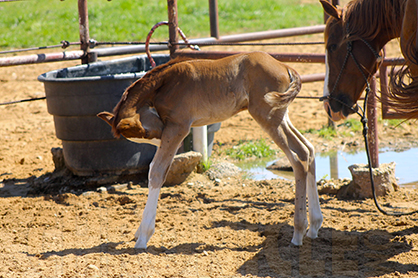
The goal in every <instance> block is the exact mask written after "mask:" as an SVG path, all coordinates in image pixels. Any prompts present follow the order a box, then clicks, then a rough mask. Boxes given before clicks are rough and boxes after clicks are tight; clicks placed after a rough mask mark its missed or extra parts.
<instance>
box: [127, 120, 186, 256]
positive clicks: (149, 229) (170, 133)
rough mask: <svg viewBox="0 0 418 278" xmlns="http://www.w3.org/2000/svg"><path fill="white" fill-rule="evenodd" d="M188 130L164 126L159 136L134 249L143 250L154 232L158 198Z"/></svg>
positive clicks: (181, 127) (175, 126) (174, 126)
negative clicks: (159, 141)
mask: <svg viewBox="0 0 418 278" xmlns="http://www.w3.org/2000/svg"><path fill="white" fill-rule="evenodd" d="M189 130H190V127H189V126H186V127H184V126H177V125H170V126H166V127H165V129H164V131H163V134H162V136H161V146H160V147H159V148H158V149H157V152H156V153H155V156H154V159H153V160H152V162H151V164H150V169H149V173H148V190H149V191H148V199H147V203H146V205H145V209H144V212H143V214H142V221H141V225H140V226H139V228H138V230H137V231H136V233H135V237H136V238H137V241H136V243H135V248H140V249H145V248H147V243H148V241H149V239H150V238H151V236H152V235H153V234H154V231H155V217H156V215H157V205H158V198H159V196H160V189H161V186H162V185H163V184H164V182H165V179H166V177H167V173H168V170H169V168H170V165H171V163H172V161H173V158H174V155H175V154H176V152H177V149H178V147H179V145H180V143H181V142H182V141H183V139H184V138H185V137H186V136H187V134H188V132H189Z"/></svg>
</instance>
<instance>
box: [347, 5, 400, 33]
mask: <svg viewBox="0 0 418 278" xmlns="http://www.w3.org/2000/svg"><path fill="white" fill-rule="evenodd" d="M405 2H406V0H353V1H351V2H349V3H348V4H347V7H346V10H345V11H344V12H343V29H344V30H343V32H344V35H345V36H344V37H345V38H346V39H350V40H355V39H359V38H362V39H364V40H367V41H371V40H374V39H375V38H376V36H377V35H379V34H380V33H381V32H392V33H393V34H391V35H395V34H397V33H398V32H399V31H400V30H401V26H402V18H403V11H404V6H405ZM347 24H348V26H347ZM347 33H348V34H347ZM347 35H349V36H350V37H349V38H348V36H347ZM398 36H399V35H398ZM394 37H397V36H394Z"/></svg>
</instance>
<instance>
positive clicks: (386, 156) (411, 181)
mask: <svg viewBox="0 0 418 278" xmlns="http://www.w3.org/2000/svg"><path fill="white" fill-rule="evenodd" d="M315 160H316V178H317V180H319V179H321V178H326V179H329V178H333V179H338V178H340V179H341V178H349V179H351V178H352V177H351V173H350V170H348V166H350V165H353V164H360V163H363V164H367V157H366V153H365V152H364V151H362V152H358V153H346V152H335V153H332V154H317V155H316V158H315ZM393 161H394V162H395V163H396V168H395V175H396V177H397V178H398V181H399V185H402V186H403V187H409V188H418V171H417V169H418V148H413V149H409V150H407V151H403V152H395V151H388V150H381V152H380V153H379V163H380V164H382V163H389V162H393ZM273 162H274V161H271V158H270V159H264V160H261V161H260V160H259V161H257V162H251V163H248V162H247V163H238V164H237V166H238V167H240V168H241V169H243V170H245V171H247V172H248V173H249V174H250V175H251V177H252V178H253V179H255V180H263V179H274V178H284V179H289V180H293V179H294V177H293V172H287V171H270V170H267V169H266V167H267V166H269V165H270V164H272V163H273Z"/></svg>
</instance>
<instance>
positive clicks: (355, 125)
mask: <svg viewBox="0 0 418 278" xmlns="http://www.w3.org/2000/svg"><path fill="white" fill-rule="evenodd" d="M338 126H339V127H340V126H345V127H347V128H349V129H350V130H351V131H352V132H360V131H362V130H363V124H362V123H361V122H360V120H358V119H348V120H346V121H345V122H344V123H342V124H340V125H338Z"/></svg>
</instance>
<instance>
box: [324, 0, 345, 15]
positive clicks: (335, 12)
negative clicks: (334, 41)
mask: <svg viewBox="0 0 418 278" xmlns="http://www.w3.org/2000/svg"><path fill="white" fill-rule="evenodd" d="M319 2H321V4H322V7H323V8H324V11H325V12H326V13H327V14H328V15H330V16H332V17H334V18H335V19H341V11H340V10H338V9H337V8H336V7H335V6H333V5H332V4H331V3H330V2H328V1H327V0H319Z"/></svg>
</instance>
